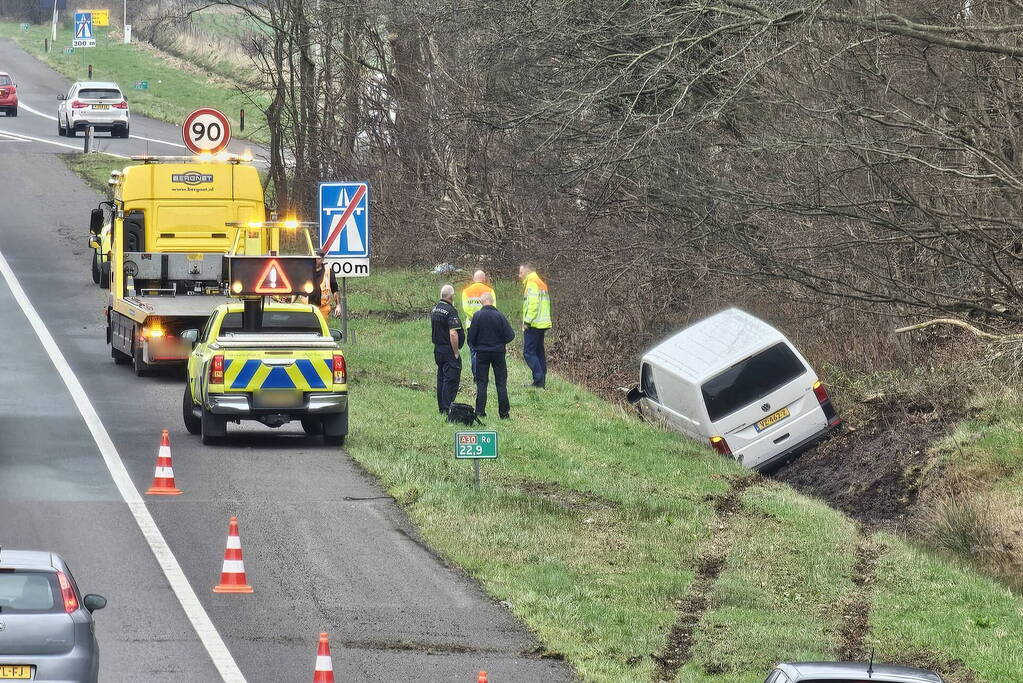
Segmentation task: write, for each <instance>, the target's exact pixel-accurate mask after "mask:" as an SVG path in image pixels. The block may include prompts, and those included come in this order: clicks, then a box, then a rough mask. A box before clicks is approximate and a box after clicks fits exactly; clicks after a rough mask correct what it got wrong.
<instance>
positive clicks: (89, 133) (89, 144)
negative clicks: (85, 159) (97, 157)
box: [84, 126, 92, 154]
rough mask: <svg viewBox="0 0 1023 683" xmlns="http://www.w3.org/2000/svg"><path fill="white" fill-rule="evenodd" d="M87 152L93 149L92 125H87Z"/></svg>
mask: <svg viewBox="0 0 1023 683" xmlns="http://www.w3.org/2000/svg"><path fill="white" fill-rule="evenodd" d="M84 151H85V153H86V154H88V153H89V152H91V151H92V126H86V127H85V150H84Z"/></svg>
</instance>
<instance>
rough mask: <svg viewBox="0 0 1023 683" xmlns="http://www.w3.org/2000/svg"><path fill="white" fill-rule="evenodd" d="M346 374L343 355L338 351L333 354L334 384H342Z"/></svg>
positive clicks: (346, 368) (346, 367)
mask: <svg viewBox="0 0 1023 683" xmlns="http://www.w3.org/2000/svg"><path fill="white" fill-rule="evenodd" d="M346 374H348V366H347V365H346V364H345V357H344V356H342V355H341V354H340V353H335V354H334V384H344V383H345V375H346Z"/></svg>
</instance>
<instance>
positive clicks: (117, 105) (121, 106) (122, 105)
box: [110, 102, 128, 109]
mask: <svg viewBox="0 0 1023 683" xmlns="http://www.w3.org/2000/svg"><path fill="white" fill-rule="evenodd" d="M110 106H111V107H113V108H114V109H127V108H128V103H127V102H115V103H114V104H112V105H110Z"/></svg>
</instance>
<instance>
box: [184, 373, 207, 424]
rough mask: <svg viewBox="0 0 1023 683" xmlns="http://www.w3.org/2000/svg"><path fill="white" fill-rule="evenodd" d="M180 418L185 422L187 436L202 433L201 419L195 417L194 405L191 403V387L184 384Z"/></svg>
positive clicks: (186, 383)
mask: <svg viewBox="0 0 1023 683" xmlns="http://www.w3.org/2000/svg"><path fill="white" fill-rule="evenodd" d="M181 417H182V418H183V419H184V421H185V430H186V431H187V432H188V433H189V434H201V433H202V419H200V418H198V417H196V416H195V403H193V402H192V387H190V386H189V385H188V382H185V397H184V398H183V399H182V400H181Z"/></svg>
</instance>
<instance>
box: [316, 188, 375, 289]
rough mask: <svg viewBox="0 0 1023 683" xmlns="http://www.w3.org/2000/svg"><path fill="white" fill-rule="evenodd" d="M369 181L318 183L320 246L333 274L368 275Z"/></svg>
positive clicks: (343, 275)
mask: <svg viewBox="0 0 1023 683" xmlns="http://www.w3.org/2000/svg"><path fill="white" fill-rule="evenodd" d="M369 238H370V232H369V184H368V183H361V182H335V183H320V248H321V249H322V250H323V252H324V258H325V260H326V261H327V262H328V263H330V264H331V269H332V270H333V271H334V273H335V274H337V275H340V276H342V277H362V276H366V275H369Z"/></svg>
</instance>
